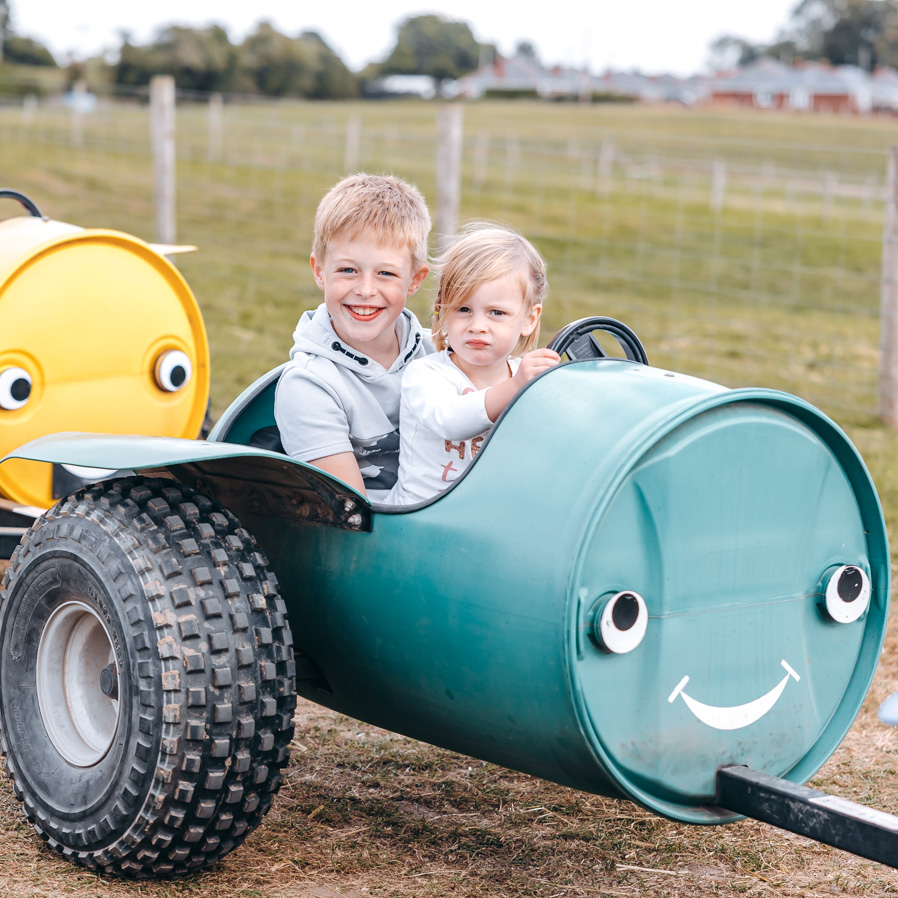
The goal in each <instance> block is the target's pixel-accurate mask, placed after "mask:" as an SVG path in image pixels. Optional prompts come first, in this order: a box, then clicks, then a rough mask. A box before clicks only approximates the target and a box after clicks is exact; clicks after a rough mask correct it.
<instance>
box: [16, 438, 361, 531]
mask: <svg viewBox="0 0 898 898" xmlns="http://www.w3.org/2000/svg"><path fill="white" fill-rule="evenodd" d="M9 459H26V460H29V461H40V462H48V463H51V464H66V465H73V466H77V467H79V468H86V469H89V468H96V469H101V470H103V471H104V472H108V471H115V472H116V476H120V475H121V472H123V471H126V472H130V471H135V472H136V471H139V472H141V473H143V474H161V475H163V476H170V477H174V478H175V479H177V480H179V481H181V482H182V483H189V484H191V485H192V486H195V487H196V488H197V489H202V490H205V491H206V492H208V493H211V494H213V495H215V496H216V497H217V498H218V499H219V500H220V501H221V502H222V503H223V504H224V505H226V506H227V507H228V508H231V509H233V510H234V512H235V514H237V515H238V516H240V515H244V514H245V515H253V516H255V515H262V516H263V517H266V518H280V519H286V520H290V521H304V522H310V523H318V524H328V525H330V526H332V527H339V528H346V529H349V530H370V529H371V510H370V504H369V502H368V500H367V499H366V498H365V497H364V496H362V495H360V494H359V493H357V492H356V491H355V490H354V489H353V488H352V487H350V486H347V485H346V484H345V483H343V482H342V481H340V480H337V479H336V478H333V477H330V476H329V475H327V474H325V473H324V472H323V471H319V470H318V469H317V468H313V467H311V466H310V465H307V464H305V463H303V462H299V461H296V460H295V459H292V458H290V457H289V456H286V455H282V454H280V453H277V452H269V451H268V450H267V449H256V448H253V447H250V446H241V445H236V444H233V443H212V442H205V441H203V440H185V439H179V438H176V437H148V436H122V435H117V434H95V433H77V432H74V433H58V434H52V435H50V436H46V437H40V438H38V439H36V440H32V441H31V442H29V443H25V444H24V445H23V446H19V447H18V448H17V449H14V450H13V451H12V452H10V453H8V454H7V455H6V456H4V457H3V458H2V459H0V464H2V463H3V462H6V461H7V460H9ZM108 476H109V475H108V474H107V473H104V474H103V475H102V476H101V477H99V478H98V479H108Z"/></svg>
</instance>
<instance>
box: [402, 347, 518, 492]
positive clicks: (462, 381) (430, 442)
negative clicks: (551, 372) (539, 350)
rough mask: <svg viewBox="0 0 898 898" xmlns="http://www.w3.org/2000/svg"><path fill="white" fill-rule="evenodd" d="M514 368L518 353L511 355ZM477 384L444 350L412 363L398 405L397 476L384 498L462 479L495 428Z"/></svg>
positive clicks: (440, 488)
mask: <svg viewBox="0 0 898 898" xmlns="http://www.w3.org/2000/svg"><path fill="white" fill-rule="evenodd" d="M508 363H509V366H510V368H511V373H512V375H514V373H515V372H516V371H517V369H518V365H519V364H520V359H516V358H513V359H509V360H508ZM492 426H493V422H492V421H490V419H489V415H487V413H486V390H478V389H476V387H475V386H474V385H473V384H472V383H471V381H470V380H468V377H467V375H466V374H465V373H464V372H463V371H462V370H461V369H460V368H459V367H458V366H457V365H456V364H455V363H454V362H453V361H452V359H450V358H449V353H448V351H446V350H443V351H442V352H438V353H436V354H435V355H431V356H428V357H427V358H422V359H416V360H415V361H413V362H411V363H409V365H408V367H407V368H406V371H405V375H404V377H403V379H402V398H401V401H400V405H399V479H398V481H397V483H396V486H395V488H394V489H393V491H392V492H391V493H390V495H389V497H388V498H387V499H386V500H385V501H386V502H387V503H389V504H393V505H408V504H410V503H412V502H420V501H421V500H423V499H429V498H431V496H434V495H435V494H436V493H439V492H442V491H443V490H444V489H446V488H447V487H448V486H449V485H450V484H452V483H454V482H455V481H456V480H458V478H459V477H461V475H462V474H463V473H464V472H465V471H466V470H467V468H468V465H470V464H471V462H472V461H473V460H474V458H475V457H476V455H477V453H478V452H479V451H480V445H481V444H482V443H483V440H484V438H485V437H486V435H487V433H488V432H489V431H490V428H492Z"/></svg>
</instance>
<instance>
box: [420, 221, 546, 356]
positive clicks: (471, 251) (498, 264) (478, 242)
mask: <svg viewBox="0 0 898 898" xmlns="http://www.w3.org/2000/svg"><path fill="white" fill-rule="evenodd" d="M435 269H436V272H437V279H438V280H437V296H436V299H435V300H434V304H433V345H434V346H436V348H437V349H438V350H440V351H442V350H443V349H446V348H447V343H446V332H445V330H444V321H445V319H446V316H447V315H448V314H449V313H450V312H452V311H454V310H455V309H457V308H458V307H459V306H461V305H463V304H464V303H465V302H467V301H468V300H469V299H470V298H471V296H472V295H473V294H474V293H475V292H476V291H477V290H478V288H479V287H481V286H482V285H483V284H485V283H486V282H487V281H494V280H496V279H497V278H502V277H505V276H506V275H513V276H515V277H517V278H518V280H519V283H520V285H521V290H522V292H523V294H524V308H525V312H527V313H529V311H530V310H531V309H532V308H533V307H534V306H535V305H540V306H541V305H542V304H543V301H544V300H545V298H546V294H547V293H548V289H549V283H548V280H547V278H546V262H545V260H544V259H543V257H542V256H541V255H540V254H539V251H538V250H537V249H536V247H535V246H533V244H532V243H530V242H529V241H528V240H526V239H525V238H524V237H522V236H521V235H520V234H519V233H518V232H517V231H514V230H512V229H511V228H508V227H504V226H503V225H496V224H491V223H489V222H474V223H473V224H470V225H468V226H467V227H466V228H465V229H464V230H463V231H462V232H461V234H459V235H458V236H457V237H456V238H455V239H454V240H453V241H452V243H451V244H450V246H449V247H448V249H447V250H446V251H445V252H444V253H443V254H442V256H440V258H439V259H437V261H436V265H435ZM538 340H539V322H537V325H536V327H535V328H534V330H533V333H531V334H521V337H520V339H519V340H518V342H517V345H516V346H515V348H514V351H513V353H512V354H513V355H515V356H519V355H523V354H524V353H525V352H530V350H531V349H535V348H536V344H537V341H538Z"/></svg>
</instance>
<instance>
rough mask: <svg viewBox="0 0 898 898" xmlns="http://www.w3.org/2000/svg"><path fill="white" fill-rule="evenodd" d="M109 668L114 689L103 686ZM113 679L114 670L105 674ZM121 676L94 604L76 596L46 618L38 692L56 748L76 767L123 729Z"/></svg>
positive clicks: (88, 762) (95, 757)
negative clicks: (105, 690) (105, 689)
mask: <svg viewBox="0 0 898 898" xmlns="http://www.w3.org/2000/svg"><path fill="white" fill-rule="evenodd" d="M104 668H111V672H112V674H113V677H112V678H111V680H112V681H113V682H114V689H113V691H112V694H111V695H107V694H105V693H104V692H103V690H102V688H101V686H100V683H101V678H102V676H103V670H104ZM105 679H106V681H107V684H106V685H107V687H108V686H109V685H110V676H109V673H107V675H106V678H105ZM118 687H119V676H118V671H117V669H116V665H115V652H114V650H113V645H112V640H111V639H110V637H109V631H108V630H107V629H106V625H105V624H104V623H103V620H102V618H101V617H100V616H99V614H98V613H97V610H96V609H95V608H92V607H91V606H90V605H87V604H85V603H84V602H79V601H73V602H66V603H65V604H64V605H60V606H59V608H57V609H56V610H55V611H54V612H53V614H52V615H50V619H49V620H48V621H47V625H46V627H44V632H43V633H42V634H41V640H40V645H39V646H38V649H37V696H38V701H39V703H40V709H41V717H42V718H43V721H44V726H45V727H46V730H47V734H48V735H49V737H50V741H51V742H52V743H53V745H54V746H55V748H56V750H57V751H58V752H59V753H60V754H61V755H62V756H63V757H64V758H65V759H66V760H67V761H68V762H69V763H70V764H73V765H74V766H76V767H91V766H93V765H94V764H96V763H98V762H99V761H100V760H102V759H103V758H104V757H105V756H106V753H107V752H108V751H109V749H110V748H111V746H112V743H113V741H114V739H115V733H116V730H117V729H118V720H119V699H118Z"/></svg>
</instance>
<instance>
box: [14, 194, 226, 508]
mask: <svg viewBox="0 0 898 898" xmlns="http://www.w3.org/2000/svg"><path fill="white" fill-rule="evenodd" d="M11 193H12V192H10V191H5V192H3V194H4V195H6V196H10V195H11ZM15 198H18V199H22V200H23V204H24V200H27V198H23V197H21V196H20V195H17V196H16V197H15ZM26 208H30V209H31V210H32V215H30V216H28V217H15V218H10V219H6V220H5V221H0V457H2V456H3V455H5V454H6V453H8V452H9V451H11V450H12V449H14V448H16V447H17V446H20V445H22V444H23V443H26V442H28V441H29V440H32V439H34V438H35V437H39V436H43V435H45V434H49V433H57V432H61V431H68V430H81V431H97V432H103V433H123V434H126V433H141V434H157V435H163V436H175V437H196V436H197V435H198V434H199V432H200V430H201V428H202V424H203V420H204V418H205V414H206V409H207V405H208V400H209V345H208V341H207V339H206V330H205V326H204V324H203V319H202V315H201V314H200V310H199V306H198V305H197V302H196V299H195V298H194V296H193V293H192V292H191V290H190V288H189V287H188V285H187V282H186V281H185V280H184V278H183V277H182V276H181V274H180V273H179V272H178V270H177V269H176V268H175V267H174V266H173V265H172V264H171V263H170V262H169V261H168V260H167V259H166V258H165V257H164V256H162V255H160V253H159V252H157V251H156V250H155V249H154V248H153V247H152V246H150V245H149V244H147V243H145V242H144V241H142V240H140V239H138V238H136V237H132V236H130V235H128V234H124V233H121V232H119V231H112V230H102V229H85V228H80V227H77V226H75V225H71V224H65V223H64V222H59V221H52V220H48V219H46V218H43V217H40V216H39V213H37V209H36V207H33V204H31V206H26ZM34 213H37V214H34ZM72 473H74V474H75V475H77V474H78V472H61V471H58V470H54V466H51V465H46V464H42V463H39V462H30V461H20V460H12V461H9V462H8V463H6V464H4V465H3V466H2V467H0V496H5V497H7V498H8V499H11V500H13V501H14V502H17V503H21V504H24V505H31V506H37V507H40V508H45V507H48V506H49V505H51V504H52V503H53V502H54V501H55V499H56V498H58V496H59V495H60V494H62V493H63V489H64V487H67V486H71V484H72ZM54 483H55V488H54ZM75 485H77V484H75ZM69 491H70V489H64V492H69Z"/></svg>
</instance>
